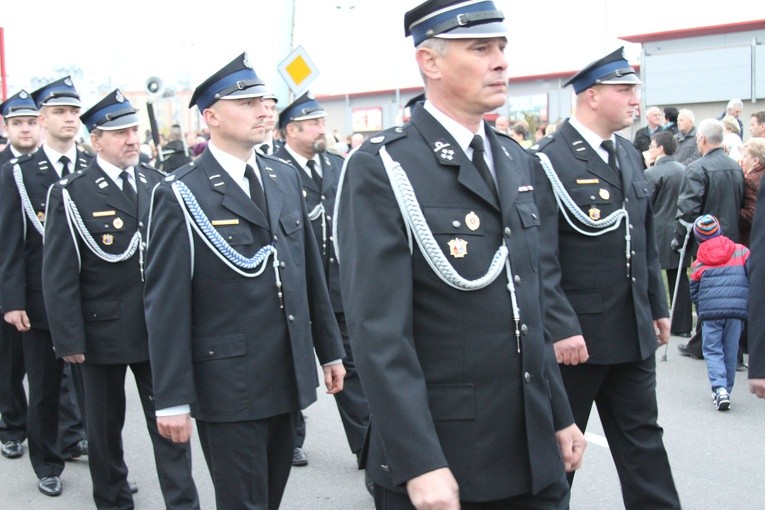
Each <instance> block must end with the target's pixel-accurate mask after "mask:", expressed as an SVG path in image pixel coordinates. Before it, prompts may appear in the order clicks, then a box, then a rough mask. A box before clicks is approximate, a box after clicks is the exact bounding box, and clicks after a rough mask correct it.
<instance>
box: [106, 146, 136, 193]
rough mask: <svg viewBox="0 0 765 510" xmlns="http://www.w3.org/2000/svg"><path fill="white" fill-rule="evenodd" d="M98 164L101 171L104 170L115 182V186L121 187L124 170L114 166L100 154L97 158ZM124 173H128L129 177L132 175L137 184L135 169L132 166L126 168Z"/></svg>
mask: <svg viewBox="0 0 765 510" xmlns="http://www.w3.org/2000/svg"><path fill="white" fill-rule="evenodd" d="M96 163H97V164H98V166H99V167H100V168H101V170H103V171H104V173H105V174H106V175H108V176H109V178H110V179H111V180H112V181H113V182H114V184H116V185H117V186H119V187H121V185H122V177H120V174H121V173H122V171H123V169H122V168H119V167H118V166H114V165H112V164H111V163H109V162H108V161H106V160H105V159H103V158H102V157H101V155H100V154H99V155H97V156H96ZM124 171H125V172H127V173H128V175H130V176H131V177H132V178H133V181H134V182H135V169H134V168H133V167H132V166H129V167H127V168H125V169H124Z"/></svg>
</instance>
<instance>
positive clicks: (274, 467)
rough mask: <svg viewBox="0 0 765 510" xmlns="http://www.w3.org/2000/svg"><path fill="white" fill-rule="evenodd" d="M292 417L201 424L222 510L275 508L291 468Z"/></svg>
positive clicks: (201, 438)
mask: <svg viewBox="0 0 765 510" xmlns="http://www.w3.org/2000/svg"><path fill="white" fill-rule="evenodd" d="M293 414H294V413H285V414H280V415H277V416H272V417H270V418H264V419H262V420H251V421H239V422H230V423H218V422H209V421H202V420H197V430H198V431H199V442H200V443H201V445H202V451H203V452H204V454H205V460H206V461H207V467H208V469H209V470H210V476H211V477H212V482H213V486H214V487H215V503H216V507H217V509H218V510H276V509H278V508H279V504H280V503H281V501H282V496H283V495H284V488H285V487H286V485H287V479H288V478H289V474H290V469H291V468H292V450H293V449H294V446H295V437H294V436H295V433H294V424H293V418H292V417H293Z"/></svg>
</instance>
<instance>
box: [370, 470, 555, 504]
mask: <svg viewBox="0 0 765 510" xmlns="http://www.w3.org/2000/svg"><path fill="white" fill-rule="evenodd" d="M569 498H570V489H569V485H568V481H567V480H566V477H565V476H564V475H561V477H560V480H559V481H558V482H557V483H555V484H553V485H551V486H550V487H548V488H546V489H543V490H542V491H540V492H539V494H534V495H532V494H522V495H520V496H515V497H512V498H507V499H500V500H496V501H485V502H470V501H460V509H461V510H568V507H569ZM375 508H376V509H377V510H414V506H413V505H412V502H411V500H410V499H409V496H408V495H407V494H402V493H400V492H394V491H392V490H389V489H386V488H385V487H382V486H381V485H377V484H375Z"/></svg>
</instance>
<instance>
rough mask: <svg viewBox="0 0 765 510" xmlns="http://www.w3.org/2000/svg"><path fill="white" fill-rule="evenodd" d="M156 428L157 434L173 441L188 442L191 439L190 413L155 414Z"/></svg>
mask: <svg viewBox="0 0 765 510" xmlns="http://www.w3.org/2000/svg"><path fill="white" fill-rule="evenodd" d="M157 428H158V429H159V435H161V436H162V437H164V438H166V439H169V440H170V441H172V442H173V443H188V442H189V439H191V415H190V414H188V413H186V414H176V415H173V416H157Z"/></svg>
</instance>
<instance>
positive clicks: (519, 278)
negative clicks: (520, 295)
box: [513, 275, 521, 283]
mask: <svg viewBox="0 0 765 510" xmlns="http://www.w3.org/2000/svg"><path fill="white" fill-rule="evenodd" d="M513 281H514V282H515V283H521V277H520V276H518V275H515V278H513Z"/></svg>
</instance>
